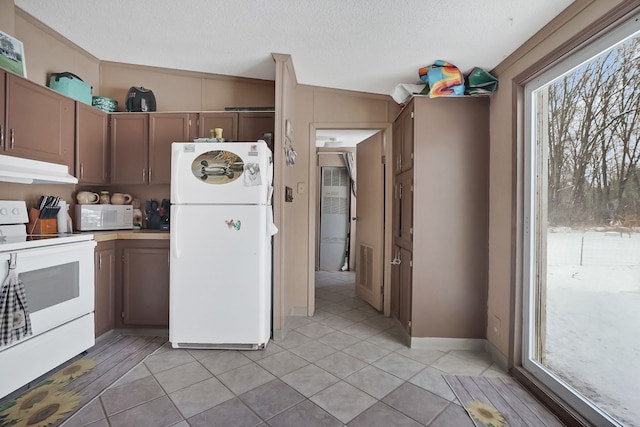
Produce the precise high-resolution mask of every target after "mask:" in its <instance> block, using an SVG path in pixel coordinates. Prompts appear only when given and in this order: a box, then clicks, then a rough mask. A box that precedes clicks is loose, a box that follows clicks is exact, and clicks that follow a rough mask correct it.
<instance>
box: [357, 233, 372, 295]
mask: <svg viewBox="0 0 640 427" xmlns="http://www.w3.org/2000/svg"><path fill="white" fill-rule="evenodd" d="M357 275H358V277H357V278H356V279H357V281H358V284H359V285H360V286H363V287H365V288H367V289H369V290H371V291H373V247H372V246H367V245H363V244H360V250H359V251H358V260H357Z"/></svg>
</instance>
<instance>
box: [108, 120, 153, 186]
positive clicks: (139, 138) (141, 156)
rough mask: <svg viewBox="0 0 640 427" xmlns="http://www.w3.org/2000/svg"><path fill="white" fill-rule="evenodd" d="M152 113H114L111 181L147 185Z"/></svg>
mask: <svg viewBox="0 0 640 427" xmlns="http://www.w3.org/2000/svg"><path fill="white" fill-rule="evenodd" d="M148 150H149V115H148V114H145V113H128V114H112V115H111V184H146V183H148V182H149V180H148V176H147V173H148V171H147V169H148V158H149V153H148Z"/></svg>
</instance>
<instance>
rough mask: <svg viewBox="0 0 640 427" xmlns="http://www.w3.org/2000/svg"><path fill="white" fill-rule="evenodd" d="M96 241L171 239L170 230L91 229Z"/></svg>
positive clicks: (90, 232)
mask: <svg viewBox="0 0 640 427" xmlns="http://www.w3.org/2000/svg"><path fill="white" fill-rule="evenodd" d="M87 234H93V239H94V240H95V241H96V242H106V241H109V240H124V239H128V240H169V232H168V231H162V230H106V231H89V232H87Z"/></svg>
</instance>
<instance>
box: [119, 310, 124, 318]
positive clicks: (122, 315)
mask: <svg viewBox="0 0 640 427" xmlns="http://www.w3.org/2000/svg"><path fill="white" fill-rule="evenodd" d="M120 317H122V318H123V319H124V311H123V312H122V313H120Z"/></svg>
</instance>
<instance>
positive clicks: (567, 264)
mask: <svg viewBox="0 0 640 427" xmlns="http://www.w3.org/2000/svg"><path fill="white" fill-rule="evenodd" d="M639 31H640V23H639V22H638V19H633V20H632V21H629V22H627V23H626V24H624V25H622V26H620V27H619V28H617V29H616V30H615V31H612V32H611V33H609V34H608V35H607V36H605V37H603V38H601V39H599V40H597V41H595V42H593V43H591V44H590V45H589V46H588V47H586V48H585V49H582V50H581V51H580V52H578V53H576V54H574V55H571V57H570V58H567V59H565V60H563V61H562V62H561V63H559V64H558V65H556V66H555V67H554V68H553V69H550V70H548V71H547V72H545V73H544V74H543V75H541V76H539V77H538V78H536V79H535V80H533V81H531V82H529V83H528V84H527V85H526V87H525V101H526V102H525V117H526V118H527V121H526V123H525V143H526V150H525V181H526V183H525V193H526V198H525V218H524V224H525V247H524V255H525V256H524V260H525V265H524V271H525V280H524V286H525V292H524V295H525V301H524V307H525V311H524V312H525V319H524V331H523V332H524V334H523V337H524V339H523V345H524V348H523V359H524V360H523V366H524V368H525V369H526V370H528V371H529V372H531V373H532V374H533V375H534V376H536V377H537V378H538V379H539V380H541V381H542V382H543V383H545V384H546V385H547V386H549V387H550V388H551V389H552V390H553V391H554V392H556V393H557V394H558V395H559V396H561V397H562V398H563V399H564V400H565V401H567V402H568V403H569V404H570V405H571V406H572V407H573V408H574V409H576V410H577V411H578V412H580V413H581V414H582V415H583V416H585V417H586V418H588V419H589V420H590V421H591V422H593V423H594V424H596V425H625V426H640V391H639V390H638V386H639V385H640V33H639Z"/></svg>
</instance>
